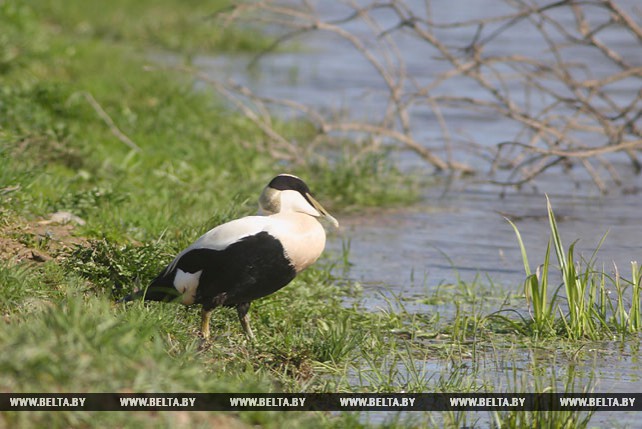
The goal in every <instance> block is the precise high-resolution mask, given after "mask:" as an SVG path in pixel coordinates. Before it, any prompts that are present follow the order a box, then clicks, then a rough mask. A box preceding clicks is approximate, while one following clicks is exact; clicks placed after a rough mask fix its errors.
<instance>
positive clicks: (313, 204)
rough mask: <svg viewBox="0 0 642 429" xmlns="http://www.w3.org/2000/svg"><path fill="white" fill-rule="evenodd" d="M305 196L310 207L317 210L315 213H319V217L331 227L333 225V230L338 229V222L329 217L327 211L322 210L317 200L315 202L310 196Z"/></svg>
mask: <svg viewBox="0 0 642 429" xmlns="http://www.w3.org/2000/svg"><path fill="white" fill-rule="evenodd" d="M306 196H307V197H308V200H310V202H311V203H312V206H313V207H314V208H315V209H317V211H318V212H319V213H321V215H322V216H323V217H324V218H326V219H327V220H329V221H330V223H331V224H332V225H334V227H335V228H339V222H338V221H337V220H336V219H335V218H334V217H332V216H331V215H330V213H328V211H327V210H326V209H324V208H323V206H322V205H321V204H320V203H319V202H318V201H317V200H315V199H314V198H313V197H312V195H310V194H306Z"/></svg>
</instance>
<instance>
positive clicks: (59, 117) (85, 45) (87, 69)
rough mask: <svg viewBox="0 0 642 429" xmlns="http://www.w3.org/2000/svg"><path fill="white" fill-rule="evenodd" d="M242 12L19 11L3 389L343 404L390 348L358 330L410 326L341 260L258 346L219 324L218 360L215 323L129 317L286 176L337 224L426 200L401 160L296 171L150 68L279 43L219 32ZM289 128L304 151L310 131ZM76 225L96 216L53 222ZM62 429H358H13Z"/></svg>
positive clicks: (5, 167) (10, 68)
mask: <svg viewBox="0 0 642 429" xmlns="http://www.w3.org/2000/svg"><path fill="white" fill-rule="evenodd" d="M224 6H225V2H208V3H207V4H204V3H203V2H183V1H176V0H162V1H140V2H133V3H132V2H127V1H117V2H109V3H108V4H107V3H102V2H64V3H61V2H53V1H36V2H29V3H28V4H24V3H23V2H17V1H0V27H1V28H2V29H3V31H2V35H0V198H1V199H0V249H1V250H0V256H1V260H0V310H1V312H2V315H3V322H4V323H2V324H0V348H2V350H3V353H2V356H1V357H0V374H1V375H0V389H2V391H7V392H38V391H40V392H76V391H78V392H96V391H124V392H127V391H141V392H159V391H160V392H162V391H167V392H178V391H200V392H233V391H234V392H236V391H241V392H271V391H324V390H327V389H331V388H333V386H335V382H334V381H333V374H334V372H335V371H339V368H341V367H342V366H343V365H345V364H346V362H348V361H349V360H350V359H354V357H355V356H356V354H357V353H358V349H359V348H363V349H364V350H367V349H368V348H372V347H374V345H373V344H372V341H370V340H369V339H368V336H367V335H361V336H359V337H354V336H353V332H354V331H353V330H354V329H355V327H362V328H363V329H366V326H376V327H377V328H376V329H377V332H378V330H381V332H384V331H387V330H389V329H390V327H391V326H393V325H395V324H398V321H395V320H392V319H389V318H386V317H385V316H383V315H373V314H369V313H366V312H362V311H358V309H356V308H346V307H344V306H343V304H342V299H343V298H344V297H345V296H346V295H350V294H352V293H353V290H352V289H351V288H350V287H349V286H345V285H344V286H338V285H337V283H336V281H335V279H333V278H331V276H330V274H329V272H330V268H331V267H330V265H331V264H332V262H331V261H332V259H329V260H326V261H325V262H324V263H323V264H325V265H323V264H322V265H321V266H320V267H318V268H315V269H312V270H310V271H309V272H307V273H306V274H305V275H304V276H302V277H301V278H300V279H297V280H296V282H295V283H294V284H293V285H291V286H290V287H289V288H287V289H286V290H285V291H283V292H282V293H280V294H278V295H277V296H275V297H271V298H269V299H266V300H262V301H260V302H259V303H257V304H256V305H255V306H254V308H253V310H252V317H253V318H254V326H255V330H256V333H257V336H258V337H259V338H262V339H263V341H261V342H259V343H258V344H249V343H247V342H246V340H245V338H244V337H243V336H242V334H241V333H240V329H239V325H238V321H237V320H236V316H235V314H232V313H231V312H229V311H225V310H221V311H218V312H216V314H215V315H214V318H213V320H212V328H213V332H214V335H215V340H214V342H213V345H212V346H211V347H210V348H208V349H206V350H199V348H198V337H197V335H196V333H197V331H196V328H197V326H198V323H197V319H198V314H197V310H196V309H185V308H182V307H180V306H176V305H171V304H168V305H165V304H160V305H143V304H140V303H135V304H133V305H127V306H120V305H115V304H114V299H115V298H117V297H118V296H121V295H122V294H124V293H125V292H127V291H131V290H132V289H134V288H136V287H140V286H141V285H144V284H146V283H147V282H149V280H150V278H151V277H152V276H153V275H155V273H156V272H157V271H158V270H160V269H161V268H162V266H163V265H164V264H166V263H167V262H168V261H169V260H170V259H171V257H172V255H174V254H175V253H176V252H177V251H179V250H180V249H181V248H182V247H184V246H185V245H186V244H188V243H189V242H191V241H192V240H194V239H195V238H196V237H198V236H199V235H200V234H201V233H202V232H204V231H205V230H207V229H209V228H211V227H213V226H214V225H216V224H218V223H221V222H224V221H227V220H230V219H232V218H234V217H237V216H241V215H246V214H251V213H253V212H254V211H255V207H256V198H257V197H258V192H260V190H261V189H262V187H263V186H264V185H265V183H266V181H267V180H269V179H270V178H271V177H273V176H274V175H275V174H276V173H279V172H281V171H283V170H285V171H290V172H293V173H295V174H299V175H301V176H302V177H304V178H305V179H306V181H307V182H308V183H309V184H310V185H311V188H312V189H313V190H314V191H315V193H316V194H317V197H318V199H319V200H321V201H323V202H324V204H325V205H326V206H328V208H329V209H332V210H335V211H336V210H346V209H349V208H351V207H352V208H357V207H363V206H367V205H380V204H382V205H386V204H395V203H399V202H407V201H412V200H413V199H414V198H415V191H414V190H413V188H412V186H411V185H410V182H408V181H407V180H406V179H404V178H402V177H401V176H400V175H399V174H398V173H396V172H395V170H394V169H392V168H390V167H389V166H388V165H387V164H386V161H385V157H384V156H383V155H374V156H371V157H368V158H367V159H363V160H358V161H355V160H352V159H349V157H345V156H344V157H342V158H339V159H334V160H333V161H332V163H330V162H324V163H321V164H314V165H306V164H305V163H302V164H299V165H297V166H289V165H283V163H281V162H279V161H278V160H275V159H272V158H270V157H268V156H266V155H265V152H264V151H262V150H260V148H261V147H262V146H264V145H265V141H266V139H265V137H264V136H263V135H262V133H261V132H260V131H259V130H257V129H256V128H255V127H254V126H253V125H252V124H251V123H250V122H249V121H247V120H246V119H244V118H243V117H242V116H240V115H238V114H236V113H234V112H232V111H230V110H229V109H228V108H227V107H225V106H224V105H222V103H221V102H220V101H219V99H218V98H217V97H216V96H215V94H213V93H210V92H208V91H200V92H195V91H194V90H193V87H194V82H193V80H192V79H190V78H189V77H186V76H180V75H178V74H176V73H171V72H164V71H147V70H146V68H145V65H146V64H147V63H148V62H149V60H148V59H147V58H148V57H149V54H150V53H158V52H169V51H174V52H180V53H181V54H185V55H186V56H189V55H192V54H194V53H197V52H198V53H201V54H210V55H216V53H217V52H221V51H225V52H239V51H256V50H259V49H261V48H262V47H264V46H265V44H266V43H268V41H269V39H268V38H266V37H264V36H263V35H262V34H260V33H258V32H257V31H256V30H254V29H251V28H243V29H234V28H231V29H230V28H223V29H222V28H221V27H220V26H218V25H217V24H216V23H214V22H213V21H212V19H211V18H208V16H209V15H211V14H212V12H215V11H216V10H217V9H219V8H221V7H224ZM282 128H283V132H284V134H286V135H290V136H291V137H293V138H294V137H298V138H299V139H304V138H305V127H301V126H297V125H296V124H282ZM302 130H303V131H302ZM399 185H402V186H403V188H402V189H404V190H403V191H401V192H400V191H399ZM393 189H394V190H393ZM60 211H65V212H70V213H72V214H73V215H74V216H76V217H77V218H74V219H75V220H74V221H73V222H71V223H64V224H62V223H59V222H56V221H55V219H51V215H52V214H53V213H56V212H60ZM338 257H339V256H338V255H335V258H334V259H336V258H338ZM330 321H332V323H330ZM335 322H336V323H335ZM370 331H371V329H370V328H368V332H369V333H371V332H370ZM355 338H360V340H359V341H357V340H356V339H355ZM346 418H347V419H351V417H350V416H346ZM44 424H47V425H49V426H53V427H69V426H81V427H97V426H122V427H131V426H134V427H138V426H142V427H152V426H153V427H157V426H158V425H160V426H161V427H175V426H176V425H179V426H187V425H190V426H195V427H201V426H202V427H212V426H213V425H223V426H229V427H246V426H255V425H260V426H264V427H307V426H310V427H318V426H319V425H324V426H326V427H333V426H335V425H340V423H336V422H335V419H333V418H331V417H329V416H326V415H315V414H299V413H296V414H290V415H286V414H283V413H270V412H252V413H243V414H242V415H231V414H195V413H190V414H184V413H165V414H164V413H102V414H100V413H93V414H92V413H53V414H47V413H3V414H2V415H1V416H0V426H10V427H18V426H20V427H36V426H40V425H44Z"/></svg>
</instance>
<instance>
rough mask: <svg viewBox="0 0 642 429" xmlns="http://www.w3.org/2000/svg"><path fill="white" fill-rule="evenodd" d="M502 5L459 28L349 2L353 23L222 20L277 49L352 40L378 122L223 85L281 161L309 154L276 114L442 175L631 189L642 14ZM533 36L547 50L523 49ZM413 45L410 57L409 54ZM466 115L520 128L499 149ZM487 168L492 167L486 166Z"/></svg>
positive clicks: (640, 107) (601, 0)
mask: <svg viewBox="0 0 642 429" xmlns="http://www.w3.org/2000/svg"><path fill="white" fill-rule="evenodd" d="M629 3H631V2H629ZM493 4H494V5H498V7H497V11H496V13H494V14H492V15H491V16H487V17H483V18H481V17H480V18H475V17H473V18H472V19H460V18H457V19H458V20H453V21H450V22H441V21H437V20H435V19H433V13H432V2H431V1H430V0H425V1H423V2H421V1H412V2H411V1H410V0H409V1H403V0H392V1H372V2H370V3H368V4H365V3H364V2H357V1H351V0H347V1H342V2H341V5H342V8H340V9H339V10H344V11H345V13H344V16H343V17H340V18H334V19H330V18H327V17H324V14H323V13H322V11H320V10H319V9H318V6H319V5H321V3H312V2H310V1H307V0H302V1H300V2H289V3H284V2H280V1H273V0H264V1H257V2H251V3H247V4H241V5H238V6H236V7H234V8H232V9H230V10H228V11H226V12H225V13H224V14H222V15H221V17H220V18H222V19H224V20H227V21H228V22H237V21H247V20H249V21H252V22H253V23H256V22H260V23H261V24H264V25H268V26H270V27H271V28H277V29H279V30H280V31H281V34H280V36H278V37H277V38H276V41H275V43H274V45H273V46H272V48H273V49H276V48H277V47H279V45H280V44H282V43H284V42H286V41H290V40H292V39H294V38H296V37H299V36H301V35H303V34H307V33H312V32H323V33H330V34H331V35H333V37H335V38H337V39H338V40H340V41H342V42H345V44H346V45H347V46H349V47H351V49H353V50H354V52H355V56H359V57H360V58H361V59H363V60H365V61H366V62H367V64H368V65H369V66H370V67H371V68H372V70H373V71H374V72H375V73H376V75H377V76H378V78H379V81H380V85H378V87H377V88H373V91H379V92H380V93H381V92H383V93H385V95H386V99H387V105H386V106H385V109H383V112H381V115H380V116H379V117H377V118H369V119H368V120H361V121H357V120H352V119H350V118H345V117H340V118H339V119H337V118H336V117H332V116H330V115H327V114H323V113H322V112H320V111H318V110H316V109H314V108H312V107H310V106H307V105H305V103H304V101H302V100H298V101H292V100H276V99H269V98H265V97H260V96H258V95H256V94H253V93H252V92H251V91H250V90H249V89H248V88H246V87H243V86H240V85H238V84H234V83H229V82H228V83H224V84H223V83H215V87H216V88H217V89H218V90H219V91H221V92H222V93H224V94H225V95H226V96H227V97H228V98H230V99H231V100H234V101H235V104H237V106H238V107H239V108H240V109H241V110H242V111H243V112H244V113H245V114H246V116H248V117H249V118H250V119H251V120H252V121H254V122H255V123H256V124H257V125H258V126H260V127H261V128H262V129H263V130H264V131H265V133H266V134H268V135H269V136H270V138H271V139H272V140H273V141H275V142H276V145H275V151H277V152H279V153H285V154H290V155H295V154H297V150H299V149H300V148H297V147H295V145H293V143H291V142H289V141H288V140H287V139H286V138H284V137H283V136H281V135H278V133H277V135H275V134H274V130H273V128H272V127H270V122H269V119H268V118H269V107H270V105H278V106H280V107H281V108H283V107H286V108H289V109H292V110H294V111H296V112H298V113H299V114H301V115H303V116H305V117H306V118H307V119H308V120H310V121H311V122H312V123H314V124H315V125H316V129H317V130H318V134H319V138H320V139H321V138H324V139H328V138H341V137H345V136H349V137H355V136H359V135H361V136H365V137H367V138H368V139H370V140H371V141H372V144H373V145H376V144H380V143H382V142H383V143H385V144H389V145H397V146H400V147H404V148H407V149H410V150H412V151H414V152H415V153H416V154H417V155H418V156H420V157H421V158H422V159H424V160H425V161H426V162H427V163H429V164H430V165H431V166H433V167H434V168H435V169H437V170H452V171H459V172H473V171H480V170H482V169H483V168H489V169H490V171H491V175H492V176H494V178H493V180H494V182H495V183H499V184H502V185H516V186H517V185H520V184H523V183H526V182H528V181H530V180H533V179H534V178H536V177H537V176H538V175H540V174H542V173H543V172H545V171H546V170H548V169H549V168H551V167H553V166H556V165H560V164H563V165H564V166H566V167H569V166H573V165H577V166H579V167H581V168H582V169H584V171H586V173H587V174H588V175H589V176H590V177H591V178H592V179H593V181H594V183H595V184H596V186H598V187H599V188H600V189H601V190H602V191H603V192H606V190H607V188H608V186H607V183H606V181H605V178H604V177H603V176H606V177H607V178H610V179H611V180H613V181H614V182H615V183H619V180H620V178H619V175H618V173H617V168H616V167H615V165H614V164H613V163H614V162H616V161H618V160H621V159H628V161H629V162H630V164H631V166H632V169H633V171H635V172H636V173H638V172H640V169H641V168H642V164H641V163H640V160H639V158H638V157H639V152H640V150H641V149H642V129H641V127H640V123H642V119H641V118H642V90H641V89H640V88H642V85H641V83H642V55H641V54H640V52H642V26H641V25H640V24H638V23H639V22H640V21H641V19H640V18H641V16H642V15H641V14H640V11H639V10H636V9H635V2H632V6H633V7H630V6H631V4H628V3H627V2H626V1H625V0H621V1H617V0H591V1H579V0H562V1H551V2H543V1H541V0H506V1H505V2H504V3H499V2H498V3H493ZM436 6H437V5H436ZM439 7H441V6H439ZM440 15H443V14H440ZM460 16H461V15H460ZM384 17H385V18H384ZM522 34H526V35H528V38H527V39H524V40H527V41H536V43H533V44H532V46H531V45H528V44H524V43H522V44H521V45H520V43H519V41H518V42H515V43H512V44H509V43H510V42H511V41H512V39H515V38H517V39H519V36H520V35H522ZM409 37H410V39H411V40H412V41H413V42H412V43H414V45H413V46H414V48H413V49H414V51H413V52H410V53H409V52H407V50H404V49H402V48H401V47H400V41H402V40H403V41H407V40H409V39H408V38H409ZM529 43H530V42H529ZM264 54H267V52H266V53H264ZM409 55H414V58H409ZM417 56H419V58H421V61H424V62H425V66H424V67H422V73H423V75H418V73H417V71H416V70H415V71H414V72H413V73H411V72H409V68H408V64H409V62H411V61H412V62H413V63H414V64H415V65H416V64H417V58H418V57H417ZM258 59H260V56H259V57H258V58H257V60H258ZM631 88H633V89H632V90H631ZM241 99H242V100H244V101H243V102H242V103H241V102H240V101H239V100H241ZM239 103H240V104H239ZM247 103H250V104H247ZM250 105H251V106H252V107H249V106H250ZM462 111H466V112H468V113H469V114H472V115H473V117H475V115H477V119H476V121H482V122H483V121H488V118H493V119H491V122H492V121H495V119H496V118H499V119H502V120H501V121H497V124H498V127H499V128H506V124H509V126H508V127H507V129H508V130H512V131H511V132H512V133H513V135H512V136H509V137H508V138H504V139H502V141H494V142H488V141H483V140H484V139H483V137H484V136H478V135H474V136H472V137H471V136H470V135H469V134H471V133H470V132H469V133H466V132H465V131H464V132H458V131H456V130H457V129H459V128H462V127H461V123H462V121H465V120H466V119H461V112H462ZM257 112H258V113H257ZM422 115H423V116H422ZM458 115H459V116H460V117H459V118H457V116H458ZM426 116H428V117H430V118H434V122H432V123H429V124H428V125H427V126H428V127H430V128H431V130H432V131H433V134H430V133H428V134H427V133H425V132H424V133H419V132H418V130H419V129H421V127H424V128H426V124H425V122H426V119H425V118H426ZM420 118H423V120H422V119H420ZM421 121H423V123H421ZM455 121H457V122H455ZM472 126H475V125H474V124H473V125H472ZM463 128H464V129H465V127H463ZM502 131H503V130H502ZM466 153H467V154H468V155H470V153H473V154H474V155H475V156H476V158H474V159H473V161H474V162H473V161H470V160H469V161H468V163H464V162H462V161H460V159H463V158H464V157H461V156H458V155H461V154H466ZM467 158H468V159H470V156H468V157H467ZM483 159H485V160H486V161H485V167H484V164H480V163H479V162H477V161H478V160H483ZM504 171H507V172H508V173H507V174H504V173H502V172H504Z"/></svg>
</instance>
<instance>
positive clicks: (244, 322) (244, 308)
mask: <svg viewBox="0 0 642 429" xmlns="http://www.w3.org/2000/svg"><path fill="white" fill-rule="evenodd" d="M249 310H250V303H249V302H246V303H243V304H239V305H237V306H236V311H237V312H238V314H239V320H240V321H241V326H242V327H243V331H245V335H247V337H248V338H249V339H251V340H253V339H254V333H253V332H252V328H251V327H250V316H248V314H247V312H248V311H249Z"/></svg>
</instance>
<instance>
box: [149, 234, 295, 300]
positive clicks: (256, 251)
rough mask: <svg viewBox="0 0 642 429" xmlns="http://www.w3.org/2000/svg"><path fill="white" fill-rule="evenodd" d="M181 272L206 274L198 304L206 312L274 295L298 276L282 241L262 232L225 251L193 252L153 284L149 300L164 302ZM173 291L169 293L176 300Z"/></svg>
mask: <svg viewBox="0 0 642 429" xmlns="http://www.w3.org/2000/svg"><path fill="white" fill-rule="evenodd" d="M178 269H180V270H182V271H184V272H187V273H196V272H198V271H202V273H201V276H200V278H199V284H198V288H197V290H196V301H195V303H198V304H202V305H203V307H204V308H205V309H209V308H213V307H217V306H220V305H224V306H235V305H238V304H243V303H247V302H251V301H253V300H255V299H257V298H261V297H264V296H266V295H270V294H271V293H274V292H276V291H277V290H279V289H281V288H282V287H284V286H285V285H287V284H288V283H290V282H291V281H292V279H294V277H295V275H296V272H295V270H294V267H293V266H292V264H291V263H290V260H289V259H288V258H287V257H286V256H285V252H284V249H283V246H282V245H281V242H279V240H277V239H276V238H274V237H273V236H272V235H270V234H268V233H267V232H261V233H258V234H256V235H251V236H248V237H244V238H242V239H241V240H239V241H237V242H235V243H233V244H231V245H229V246H228V247H226V248H225V249H223V250H213V249H192V250H190V251H189V252H187V253H185V254H184V255H182V256H181V258H180V260H179V261H178V263H177V264H176V266H175V267H174V269H173V270H172V271H171V272H169V273H167V272H163V273H162V274H161V275H160V276H159V277H158V278H156V279H155V280H154V281H153V282H152V284H151V285H150V288H149V289H148V291H147V296H148V298H147V299H152V300H154V299H159V298H160V299H163V298H161V297H160V295H162V293H161V289H162V290H165V291H167V290H168V289H169V288H168V286H171V289H174V287H173V286H174V285H173V282H174V277H175V276H176V271H177V270H178ZM171 289H169V291H170V292H171V294H172V295H173V296H174V297H175V296H176V294H175V293H174V291H171ZM155 290H156V291H158V292H157V293H155ZM174 290H175V289H174ZM154 296H157V297H156V298H155V297H154Z"/></svg>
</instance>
